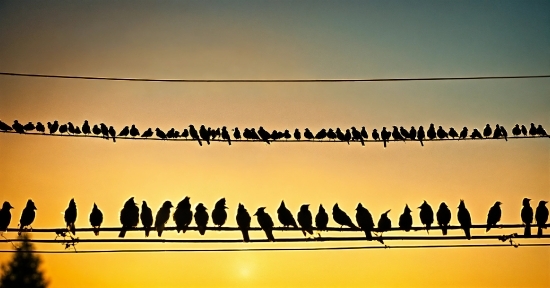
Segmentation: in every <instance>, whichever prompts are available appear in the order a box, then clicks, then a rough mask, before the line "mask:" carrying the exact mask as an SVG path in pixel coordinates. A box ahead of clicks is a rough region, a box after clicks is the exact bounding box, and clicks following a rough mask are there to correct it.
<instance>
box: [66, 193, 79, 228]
mask: <svg viewBox="0 0 550 288" xmlns="http://www.w3.org/2000/svg"><path fill="white" fill-rule="evenodd" d="M76 215H77V213H76V203H75V202H74V198H73V199H71V201H70V202H69V207H67V209H66V210H65V215H64V218H65V223H66V224H67V225H66V226H65V227H67V229H68V230H69V231H70V232H71V233H73V235H75V234H76V228H75V226H74V222H76Z"/></svg>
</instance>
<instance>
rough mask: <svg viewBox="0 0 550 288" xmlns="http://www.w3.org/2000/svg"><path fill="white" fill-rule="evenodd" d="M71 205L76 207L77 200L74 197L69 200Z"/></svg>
mask: <svg viewBox="0 0 550 288" xmlns="http://www.w3.org/2000/svg"><path fill="white" fill-rule="evenodd" d="M69 206H71V207H76V202H74V198H72V199H71V201H70V202H69Z"/></svg>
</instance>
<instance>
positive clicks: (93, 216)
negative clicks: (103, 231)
mask: <svg viewBox="0 0 550 288" xmlns="http://www.w3.org/2000/svg"><path fill="white" fill-rule="evenodd" d="M101 223H103V213H101V210H99V208H97V205H96V204H95V203H94V207H93V208H92V212H91V213H90V225H92V228H93V229H94V234H95V236H99V228H100V227H101Z"/></svg>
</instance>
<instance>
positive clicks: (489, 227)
mask: <svg viewBox="0 0 550 288" xmlns="http://www.w3.org/2000/svg"><path fill="white" fill-rule="evenodd" d="M489 230H491V224H487V229H485V232H489Z"/></svg>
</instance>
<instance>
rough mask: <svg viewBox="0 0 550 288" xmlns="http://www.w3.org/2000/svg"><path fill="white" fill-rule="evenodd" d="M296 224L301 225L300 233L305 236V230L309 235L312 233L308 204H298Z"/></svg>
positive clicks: (311, 219) (311, 220)
mask: <svg viewBox="0 0 550 288" xmlns="http://www.w3.org/2000/svg"><path fill="white" fill-rule="evenodd" d="M298 224H300V227H302V233H303V234H304V236H306V232H307V233H309V235H313V216H312V215H311V212H310V211H309V204H303V205H302V206H300V211H299V212H298Z"/></svg>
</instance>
